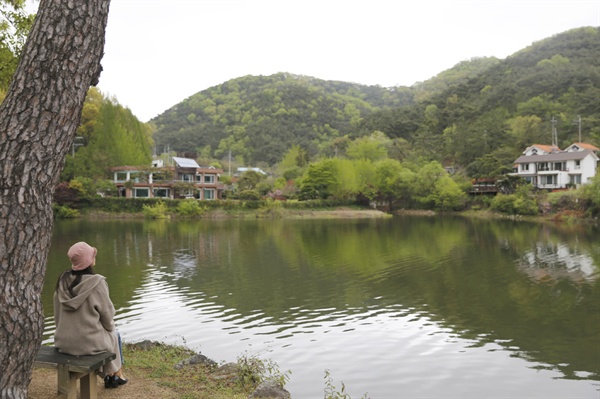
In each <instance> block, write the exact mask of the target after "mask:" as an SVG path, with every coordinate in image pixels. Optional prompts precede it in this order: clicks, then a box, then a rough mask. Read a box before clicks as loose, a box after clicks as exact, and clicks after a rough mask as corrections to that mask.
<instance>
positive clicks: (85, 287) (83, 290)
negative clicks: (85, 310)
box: [57, 274, 106, 310]
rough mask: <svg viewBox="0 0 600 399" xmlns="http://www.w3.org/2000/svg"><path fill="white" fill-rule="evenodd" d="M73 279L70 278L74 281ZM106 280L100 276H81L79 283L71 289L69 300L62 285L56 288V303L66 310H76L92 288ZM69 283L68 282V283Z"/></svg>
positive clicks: (67, 293)
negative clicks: (72, 295)
mask: <svg viewBox="0 0 600 399" xmlns="http://www.w3.org/2000/svg"><path fill="white" fill-rule="evenodd" d="M74 278H75V277H72V279H74ZM105 279H106V278H105V277H104V276H102V275H100V274H90V275H83V276H81V282H80V283H79V284H77V285H76V286H75V288H73V293H74V294H75V296H74V297H72V298H71V296H70V295H69V292H68V291H65V290H64V289H63V287H62V285H59V287H58V291H57V294H58V301H59V302H60V304H61V305H62V306H64V307H66V308H67V309H71V310H77V309H79V307H80V306H81V305H82V304H83V303H84V302H85V300H86V299H87V298H88V297H89V296H90V294H91V293H92V292H93V291H94V288H96V286H97V285H98V284H100V283H101V282H102V281H104V280H105ZM69 282H70V281H69Z"/></svg>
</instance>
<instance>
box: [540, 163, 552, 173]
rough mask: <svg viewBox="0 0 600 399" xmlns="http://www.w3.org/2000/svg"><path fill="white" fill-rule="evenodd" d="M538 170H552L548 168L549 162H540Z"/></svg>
mask: <svg viewBox="0 0 600 399" xmlns="http://www.w3.org/2000/svg"><path fill="white" fill-rule="evenodd" d="M538 170H541V171H547V170H550V168H549V167H548V162H540V163H539V164H538Z"/></svg>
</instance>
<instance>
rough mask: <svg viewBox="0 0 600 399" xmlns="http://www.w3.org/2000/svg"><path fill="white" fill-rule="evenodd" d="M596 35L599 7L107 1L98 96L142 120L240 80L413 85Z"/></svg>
mask: <svg viewBox="0 0 600 399" xmlns="http://www.w3.org/2000/svg"><path fill="white" fill-rule="evenodd" d="M582 26H595V27H598V26H600V0H501V1H496V0H478V1H466V0H465V1H458V0H298V1H296V0H112V1H111V5H110V12H109V17H108V27H107V37H106V47H105V55H104V58H103V61H102V65H103V68H104V70H103V72H102V75H101V76H100V84H99V88H100V90H101V91H102V92H103V93H104V94H106V95H111V96H115V97H116V98H117V100H118V101H119V103H120V104H121V105H123V106H126V107H128V108H130V109H131V110H132V112H133V113H134V115H136V116H137V117H138V118H139V119H140V120H141V121H143V122H147V121H148V120H150V119H151V118H153V117H155V116H157V115H159V114H161V113H162V112H163V111H165V110H167V109H168V108H170V107H172V106H173V105H175V104H177V103H179V102H181V101H182V100H184V99H185V98H187V97H189V96H191V95H192V94H195V93H197V92H199V91H202V90H204V89H207V88H209V87H212V86H216V85H218V84H221V83H223V82H225V81H227V80H230V79H234V78H238V77H241V76H245V75H271V74H274V73H277V72H289V73H293V74H298V75H307V76H313V77H316V78H319V79H326V80H341V81H348V82H355V83H361V84H366V85H380V86H384V87H390V86H396V85H402V86H410V85H412V84H414V83H415V82H418V81H423V80H426V79H429V78H431V77H433V76H435V75H436V74H438V73H439V72H442V71H444V70H446V69H448V68H451V67H452V66H454V65H456V64H457V63H459V62H460V61H463V60H468V59H470V58H473V57H483V56H495V57H498V58H506V57H507V56H509V55H511V54H513V53H514V52H516V51H518V50H521V49H522V48H524V47H527V46H529V45H530V44H532V43H533V42H536V41H539V40H542V39H545V38H547V37H550V36H553V35H555V34H557V33H561V32H564V31H566V30H569V29H572V28H578V27H582Z"/></svg>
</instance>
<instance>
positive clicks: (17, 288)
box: [0, 0, 110, 399]
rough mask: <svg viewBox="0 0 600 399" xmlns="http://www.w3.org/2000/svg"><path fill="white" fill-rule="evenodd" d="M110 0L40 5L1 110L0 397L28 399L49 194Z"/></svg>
mask: <svg viewBox="0 0 600 399" xmlns="http://www.w3.org/2000/svg"><path fill="white" fill-rule="evenodd" d="M109 4H110V0H85V1H81V0H41V2H40V5H39V9H38V14H37V17H36V20H35V23H34V25H33V28H32V30H31V32H30V34H29V37H28V39H27V43H26V45H25V48H24V50H23V55H22V57H21V60H20V62H19V66H18V68H17V71H16V73H15V75H14V77H13V80H12V83H11V86H10V88H9V91H8V95H7V97H6V98H5V100H4V102H3V103H2V105H0V232H1V233H0V398H2V399H5V398H11V399H13V398H15V399H21V398H23V399H25V398H27V387H28V385H29V382H30V380H31V372H32V369H33V363H34V361H35V356H36V353H37V348H38V347H39V345H40V344H41V340H42V334H43V328H44V314H43V309H42V304H41V291H42V287H43V283H44V275H45V272H46V261H47V257H48V251H49V248H50V242H51V237H52V227H53V218H52V195H53V193H54V188H55V186H56V184H57V182H58V178H59V175H60V172H61V170H62V168H63V165H64V158H65V155H66V153H67V152H68V150H69V148H70V146H71V144H72V142H73V139H74V136H75V132H76V129H77V126H78V125H79V119H80V114H81V109H82V107H83V102H84V99H85V96H86V93H87V90H88V89H89V87H90V85H95V84H96V83H97V82H98V78H99V76H100V72H101V70H102V67H101V66H100V60H101V59H102V55H103V51H104V36H105V29H106V22H107V18H108V8H109Z"/></svg>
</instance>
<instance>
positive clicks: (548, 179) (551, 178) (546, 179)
mask: <svg viewBox="0 0 600 399" xmlns="http://www.w3.org/2000/svg"><path fill="white" fill-rule="evenodd" d="M541 182H542V184H544V185H552V184H556V175H548V176H541Z"/></svg>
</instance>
